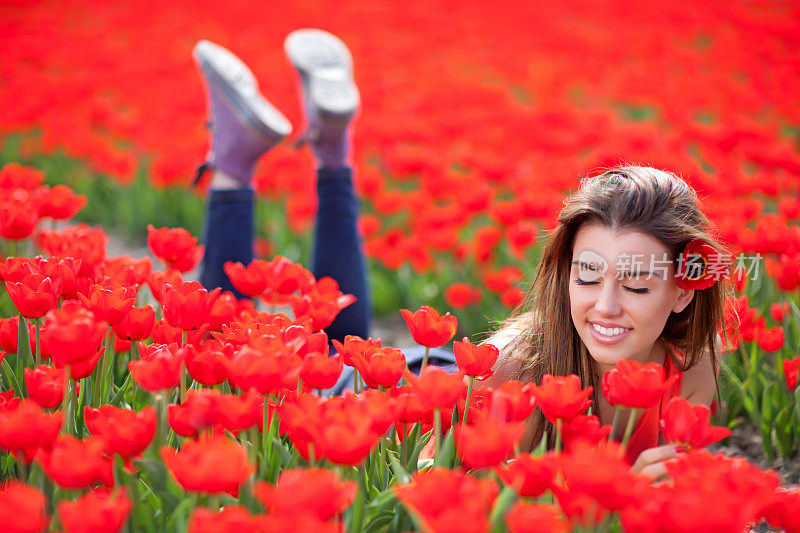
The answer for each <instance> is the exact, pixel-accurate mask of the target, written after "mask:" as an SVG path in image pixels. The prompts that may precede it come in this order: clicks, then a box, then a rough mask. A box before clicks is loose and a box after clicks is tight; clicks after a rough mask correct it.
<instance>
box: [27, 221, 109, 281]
mask: <svg viewBox="0 0 800 533" xmlns="http://www.w3.org/2000/svg"><path fill="white" fill-rule="evenodd" d="M37 240H38V244H39V246H40V247H41V248H42V249H43V250H44V251H46V252H47V253H48V254H50V255H51V256H57V257H73V258H75V260H78V261H80V275H81V276H82V277H88V276H94V271H95V269H96V268H97V267H98V266H99V265H100V263H102V262H103V260H104V259H105V257H106V243H107V242H108V236H107V235H106V233H105V231H104V230H103V228H100V227H98V228H91V227H89V226H87V225H86V224H75V225H73V226H67V227H65V228H64V229H61V230H44V231H41V232H40V233H39V235H38V239H37Z"/></svg>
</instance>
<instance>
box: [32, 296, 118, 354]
mask: <svg viewBox="0 0 800 533" xmlns="http://www.w3.org/2000/svg"><path fill="white" fill-rule="evenodd" d="M106 328H107V326H106V324H105V323H104V322H99V321H98V320H97V319H96V317H95V316H94V314H92V312H91V311H89V310H88V309H86V308H85V307H83V306H82V305H81V304H79V303H78V302H73V301H68V302H64V304H63V305H62V306H61V309H54V310H52V311H50V312H49V313H48V314H47V318H45V321H44V326H43V327H42V346H43V347H44V350H45V351H46V352H47V353H48V354H50V357H51V358H52V360H53V363H54V364H55V366H56V367H57V368H63V367H65V366H67V365H75V364H78V363H81V362H83V361H86V360H90V359H92V358H93V357H94V356H96V355H97V352H98V350H99V349H100V346H101V345H102V343H103V337H104V336H105V333H106Z"/></svg>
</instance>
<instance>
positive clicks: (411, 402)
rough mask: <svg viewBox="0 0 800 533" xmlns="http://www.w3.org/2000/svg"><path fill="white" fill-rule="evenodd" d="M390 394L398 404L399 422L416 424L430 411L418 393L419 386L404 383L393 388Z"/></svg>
mask: <svg viewBox="0 0 800 533" xmlns="http://www.w3.org/2000/svg"><path fill="white" fill-rule="evenodd" d="M389 394H390V395H391V397H392V398H393V399H394V401H395V404H396V405H397V409H398V412H397V423H398V424H406V425H409V424H415V423H417V422H419V421H421V420H422V418H423V417H425V415H426V414H427V413H428V412H429V411H430V409H428V407H426V406H425V405H423V404H422V400H421V399H420V397H419V394H418V393H417V388H416V387H413V386H411V385H402V386H400V387H396V388H393V389H391V390H390V391H389Z"/></svg>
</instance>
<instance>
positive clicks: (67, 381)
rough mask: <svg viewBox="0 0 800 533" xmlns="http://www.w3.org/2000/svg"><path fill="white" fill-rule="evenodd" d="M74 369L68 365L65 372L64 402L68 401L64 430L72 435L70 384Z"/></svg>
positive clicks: (66, 433) (65, 410)
mask: <svg viewBox="0 0 800 533" xmlns="http://www.w3.org/2000/svg"><path fill="white" fill-rule="evenodd" d="M71 371H72V367H71V366H70V365H67V371H66V372H65V376H64V380H65V381H64V402H66V407H65V409H64V425H63V431H64V434H65V435H70V434H71V431H72V396H73V394H72V390H71V388H72V387H71V386H70V379H69V377H70V374H71Z"/></svg>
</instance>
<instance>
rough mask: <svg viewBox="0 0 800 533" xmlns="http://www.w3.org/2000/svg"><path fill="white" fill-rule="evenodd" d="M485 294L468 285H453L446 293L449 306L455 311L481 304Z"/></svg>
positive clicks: (445, 296) (445, 297)
mask: <svg viewBox="0 0 800 533" xmlns="http://www.w3.org/2000/svg"><path fill="white" fill-rule="evenodd" d="M482 297H483V293H482V292H481V291H480V289H477V288H475V287H473V286H472V285H470V284H468V283H453V284H452V285H450V286H449V287H447V289H445V291H444V299H445V301H446V302H447V305H449V306H450V307H452V308H453V309H463V308H465V307H468V306H470V305H474V304H477V303H480V301H481V298H482Z"/></svg>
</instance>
